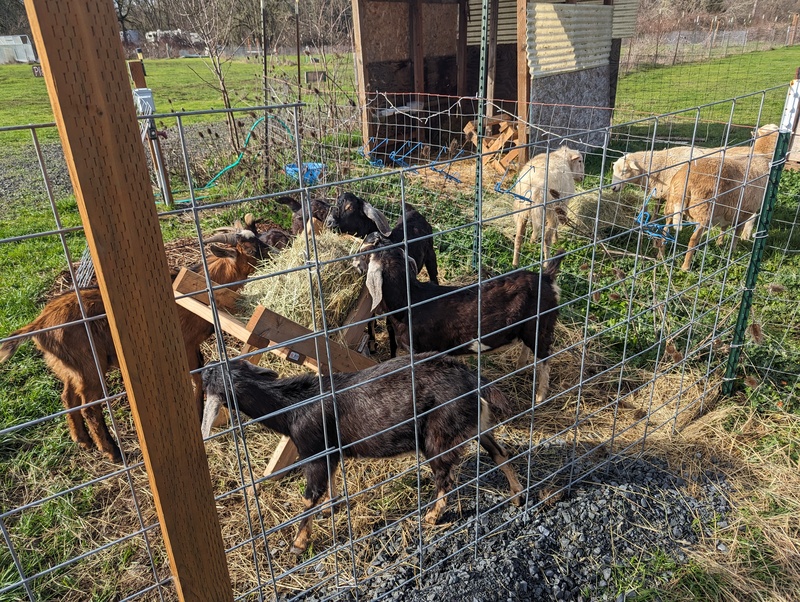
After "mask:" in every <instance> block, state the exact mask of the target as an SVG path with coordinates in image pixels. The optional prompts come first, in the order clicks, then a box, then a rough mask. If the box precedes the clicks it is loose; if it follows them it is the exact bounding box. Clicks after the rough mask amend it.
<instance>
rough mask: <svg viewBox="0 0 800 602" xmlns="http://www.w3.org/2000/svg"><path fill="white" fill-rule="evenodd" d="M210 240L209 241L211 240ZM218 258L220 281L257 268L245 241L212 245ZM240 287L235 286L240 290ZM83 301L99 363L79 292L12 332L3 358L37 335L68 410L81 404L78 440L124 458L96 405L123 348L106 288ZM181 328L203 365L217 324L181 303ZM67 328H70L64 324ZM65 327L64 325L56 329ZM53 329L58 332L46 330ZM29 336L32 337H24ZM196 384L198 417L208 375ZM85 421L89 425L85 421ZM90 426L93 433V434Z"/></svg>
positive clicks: (75, 426) (71, 420)
mask: <svg viewBox="0 0 800 602" xmlns="http://www.w3.org/2000/svg"><path fill="white" fill-rule="evenodd" d="M208 240H210V239H207V241H206V242H208ZM210 249H211V252H212V254H213V256H210V257H208V258H207V261H208V272H209V276H210V277H211V280H213V281H214V282H217V283H220V284H227V283H230V282H238V281H240V280H244V279H245V278H247V276H248V275H250V274H251V273H252V271H253V266H252V263H253V262H254V258H253V257H251V256H250V255H247V254H246V253H245V252H244V248H243V245H241V244H239V245H237V246H236V248H232V249H225V248H222V247H216V246H213V245H212V246H211V247H210ZM241 286H242V285H241V284H238V285H234V286H232V287H231V288H232V289H236V288H240V287H241ZM80 297H81V302H82V303H83V306H84V310H85V312H86V317H87V318H96V317H97V316H102V317H99V318H97V319H95V320H90V321H89V322H87V324H88V327H89V330H90V332H91V335H92V344H93V346H94V350H95V352H96V355H97V362H98V365H95V361H94V356H93V354H92V344H90V342H89V339H88V337H87V336H86V326H84V324H82V323H80V322H79V321H80V320H81V319H82V315H81V309H80V305H79V304H78V297H77V295H75V292H74V291H70V292H68V293H64V294H63V295H60V296H58V297H56V298H54V299H52V300H51V301H50V302H49V303H47V305H45V307H44V309H43V310H42V312H41V313H40V314H39V316H38V317H37V318H36V319H35V320H34V321H33V322H31V323H30V324H28V325H27V326H24V327H22V328H20V329H19V330H17V331H16V332H13V333H11V335H10V336H11V337H20V338H17V339H12V340H10V341H6V342H5V343H3V344H2V345H0V362H3V361H5V360H6V359H8V358H9V357H11V355H13V354H14V352H15V351H16V349H17V347H18V346H19V345H20V344H21V343H22V342H23V341H24V340H25V339H27V338H33V340H34V343H35V344H36V347H38V348H39V350H40V351H41V352H42V353H43V355H44V358H45V361H46V362H47V365H48V366H49V367H50V369H51V370H52V371H53V373H54V374H55V375H56V378H58V379H59V380H60V381H61V382H63V383H64V391H63V393H62V394H61V401H62V402H63V404H64V408H65V409H67V410H71V409H73V408H78V407H81V406H83V407H82V408H81V410H80V414H78V412H68V413H67V415H66V416H67V425H68V426H69V432H70V436H71V437H72V440H73V441H75V442H76V443H78V444H79V445H80V446H81V447H83V448H84V449H91V448H92V447H93V445H92V442H94V446H96V447H97V448H98V449H99V450H100V451H102V452H103V453H105V454H106V456H107V457H108V459H109V460H111V461H112V462H120V461H121V459H122V457H121V455H120V451H119V447H117V444H116V443H115V442H114V439H113V438H112V437H111V434H110V433H109V431H108V427H107V426H106V422H105V420H104V418H103V410H102V407H101V405H100V404H96V403H92V402H94V401H96V400H98V399H102V397H103V385H102V382H101V380H100V379H101V375H102V374H106V373H107V372H108V371H109V369H111V368H115V367H119V363H118V361H117V352H116V349H115V348H114V341H113V339H112V337H111V329H110V328H109V325H108V320H107V318H106V317H105V313H106V312H105V307H104V306H103V299H102V298H101V296H100V289H98V288H88V289H83V290H81V291H80ZM178 316H179V319H180V326H181V331H182V332H183V337H184V342H185V344H186V356H187V358H188V360H189V365H188V367H189V370H190V371H191V370H196V369H198V368H200V367H201V366H202V365H203V357H202V353H201V352H200V345H201V344H202V343H203V341H205V340H206V339H207V338H208V337H209V336H211V334H212V333H213V332H214V327H213V325H211V324H210V323H209V322H207V321H206V320H204V319H203V318H201V317H199V316H197V315H195V314H193V313H192V312H190V311H189V310H187V309H184V308H182V307H180V306H179V307H178ZM65 324H66V325H67V326H64V325H65ZM58 326H62V327H61V328H56V327H58ZM47 328H53V330H46V331H45V332H42V330H44V329H47ZM21 335H27V336H21ZM192 380H193V382H194V403H195V406H196V407H197V413H198V418H202V413H203V390H202V378H201V376H200V374H199V373H197V374H193V375H192ZM84 422H85V423H84ZM87 427H88V433H87Z"/></svg>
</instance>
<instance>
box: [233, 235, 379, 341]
mask: <svg viewBox="0 0 800 602" xmlns="http://www.w3.org/2000/svg"><path fill="white" fill-rule="evenodd" d="M314 242H315V243H316V256H317V257H318V258H319V261H320V263H323V262H328V261H332V263H325V264H324V265H322V267H321V268H320V269H319V279H318V277H317V267H316V265H315V264H314V263H309V264H307V262H306V257H307V248H306V241H305V238H304V237H302V236H298V237H296V238H295V239H294V241H293V243H292V244H291V245H289V246H287V247H286V248H285V249H283V250H282V251H281V252H280V253H276V254H275V255H273V256H272V257H271V258H270V259H269V260H268V261H266V262H265V263H264V264H263V265H262V266H260V267H259V268H258V269H257V270H256V272H255V273H254V274H253V275H252V276H251V280H252V281H251V282H248V283H247V284H246V285H245V286H244V288H243V289H242V290H241V296H242V301H241V305H240V308H239V309H240V312H241V313H242V315H251V314H252V313H253V311H255V309H256V306H258V305H263V306H264V307H266V308H267V309H271V310H272V311H274V312H276V313H279V314H281V315H282V316H284V317H286V318H289V319H290V320H292V321H294V322H297V323H298V324H302V325H303V326H305V327H307V328H309V329H311V330H322V324H323V322H322V311H323V309H324V312H325V318H326V320H327V325H328V328H335V327H338V326H342V325H343V324H344V322H345V319H346V317H347V314H348V313H349V312H350V310H352V309H353V308H354V306H355V303H356V301H357V299H358V296H359V294H360V293H361V289H362V287H363V284H364V278H363V276H362V275H361V274H359V273H358V271H357V270H356V269H355V268H354V267H353V265H352V262H351V260H350V259H342V260H341V261H333V260H336V259H339V258H342V257H347V256H349V255H351V254H353V253H355V252H356V251H358V247H359V246H360V244H361V243H360V241H358V240H356V239H354V238H351V237H346V236H339V235H337V234H332V233H330V232H322V233H321V234H319V235H317V236H316V237H315V241H314ZM310 255H311V257H312V259H313V258H314V257H315V254H314V249H313V248H312V249H311V253H310ZM306 265H308V267H306V268H305V269H299V270H296V269H293V268H298V267H301V266H306ZM273 274H275V275H273ZM309 275H310V278H309ZM319 282H321V283H322V285H321V290H320V285H319ZM312 291H313V292H312ZM320 293H321V294H320ZM312 301H313V307H314V311H313V314H312ZM323 301H324V304H323Z"/></svg>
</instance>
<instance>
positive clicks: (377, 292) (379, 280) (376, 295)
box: [367, 259, 383, 311]
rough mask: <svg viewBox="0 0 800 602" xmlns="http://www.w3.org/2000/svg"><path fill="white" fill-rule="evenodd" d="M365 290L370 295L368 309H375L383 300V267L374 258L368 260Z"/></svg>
mask: <svg viewBox="0 0 800 602" xmlns="http://www.w3.org/2000/svg"><path fill="white" fill-rule="evenodd" d="M367 290H368V291H369V295H370V297H372V308H371V309H370V311H375V308H376V307H378V306H379V305H380V304H381V301H383V268H382V267H381V264H380V263H379V262H378V261H376V260H374V259H370V260H369V268H367Z"/></svg>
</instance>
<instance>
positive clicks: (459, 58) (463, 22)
mask: <svg viewBox="0 0 800 602" xmlns="http://www.w3.org/2000/svg"><path fill="white" fill-rule="evenodd" d="M468 2H469V0H460V1H459V3H458V45H457V47H456V71H457V73H456V93H457V94H458V95H459V96H466V95H467V12H468V4H467V3H468Z"/></svg>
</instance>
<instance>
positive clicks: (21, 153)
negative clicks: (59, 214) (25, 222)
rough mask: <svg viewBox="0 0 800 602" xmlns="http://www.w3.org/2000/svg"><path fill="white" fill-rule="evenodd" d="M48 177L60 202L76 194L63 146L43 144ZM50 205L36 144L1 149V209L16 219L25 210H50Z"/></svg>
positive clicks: (4, 213)
mask: <svg viewBox="0 0 800 602" xmlns="http://www.w3.org/2000/svg"><path fill="white" fill-rule="evenodd" d="M42 155H43V156H44V161H45V166H46V168H47V174H48V176H49V178H50V183H51V186H52V187H53V193H54V194H55V197H56V198H57V199H61V198H64V197H67V196H69V195H70V194H71V193H72V183H71V182H70V179H69V172H68V171H67V164H66V162H65V161H64V153H63V151H62V150H61V145H60V144H55V143H49V144H42ZM49 207H50V202H49V200H48V198H47V191H46V189H45V185H44V179H43V178H42V172H41V170H40V168H39V160H38V159H37V157H36V151H35V150H34V148H33V145H32V144H31V145H26V146H7V147H5V148H2V149H0V209H2V210H3V217H4V218H6V219H11V218H14V217H16V216H17V215H18V213H19V212H20V211H22V210H27V211H29V210H31V209H37V210H42V209H48V208H49Z"/></svg>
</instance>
